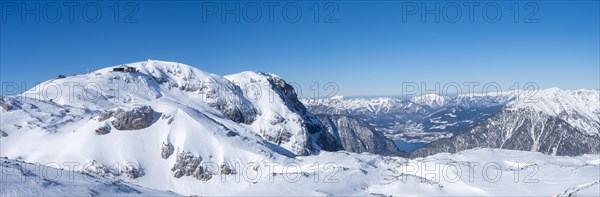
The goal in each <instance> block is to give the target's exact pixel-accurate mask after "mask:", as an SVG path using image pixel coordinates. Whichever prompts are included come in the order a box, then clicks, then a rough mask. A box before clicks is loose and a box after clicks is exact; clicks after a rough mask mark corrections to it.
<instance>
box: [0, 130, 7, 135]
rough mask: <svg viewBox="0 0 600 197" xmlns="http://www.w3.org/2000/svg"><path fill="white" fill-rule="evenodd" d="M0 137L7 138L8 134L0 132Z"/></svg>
mask: <svg viewBox="0 0 600 197" xmlns="http://www.w3.org/2000/svg"><path fill="white" fill-rule="evenodd" d="M0 137H8V133H6V132H4V131H2V130H0Z"/></svg>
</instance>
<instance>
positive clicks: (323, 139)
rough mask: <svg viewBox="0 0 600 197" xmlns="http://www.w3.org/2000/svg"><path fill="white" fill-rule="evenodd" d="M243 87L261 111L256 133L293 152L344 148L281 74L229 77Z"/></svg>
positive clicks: (304, 153)
mask: <svg viewBox="0 0 600 197" xmlns="http://www.w3.org/2000/svg"><path fill="white" fill-rule="evenodd" d="M226 78H227V79H229V80H230V81H232V82H233V83H235V84H238V86H239V87H240V88H241V89H242V92H243V94H244V97H245V98H246V99H247V100H249V101H251V103H252V104H253V105H254V108H256V109H257V111H258V116H257V120H256V121H254V122H253V124H252V126H253V128H256V129H254V132H256V133H258V134H259V135H260V136H261V137H262V138H264V139H266V140H267V141H269V142H272V143H274V144H276V145H278V146H280V147H283V148H284V149H286V150H288V151H290V152H291V153H293V154H294V155H310V154H318V153H319V151H321V150H325V151H337V150H341V145H340V144H339V142H338V141H337V140H336V139H335V138H334V137H333V136H332V135H331V134H329V133H328V132H327V129H326V128H325V127H324V126H323V125H322V123H321V122H320V121H319V120H318V119H317V118H316V117H315V116H314V115H312V114H311V113H310V112H308V110H307V109H306V107H305V106H304V105H303V104H302V103H301V102H300V100H299V99H298V96H297V94H296V92H295V90H294V88H293V86H292V85H290V84H289V83H287V82H286V81H284V80H283V79H282V78H281V77H279V76H276V75H273V74H269V73H262V72H242V73H239V74H234V75H229V76H226Z"/></svg>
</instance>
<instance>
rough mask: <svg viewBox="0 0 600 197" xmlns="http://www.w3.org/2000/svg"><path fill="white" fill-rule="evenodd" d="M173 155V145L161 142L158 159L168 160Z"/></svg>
mask: <svg viewBox="0 0 600 197" xmlns="http://www.w3.org/2000/svg"><path fill="white" fill-rule="evenodd" d="M172 154H173V145H171V143H169V142H163V143H162V146H161V147H160V157H162V158H163V159H167V158H169V157H170V156H171V155H172Z"/></svg>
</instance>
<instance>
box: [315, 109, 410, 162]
mask: <svg viewBox="0 0 600 197" xmlns="http://www.w3.org/2000/svg"><path fill="white" fill-rule="evenodd" d="M317 118H319V120H320V121H321V122H322V123H323V124H324V125H325V126H326V128H327V131H328V132H329V133H330V134H331V135H333V136H334V137H335V138H336V139H337V140H339V142H340V144H341V145H342V147H343V149H344V150H346V151H349V152H357V153H361V152H370V153H375V154H381V155H401V152H400V151H399V150H398V149H397V148H396V145H395V144H394V142H392V141H391V140H390V139H387V138H386V137H385V136H384V135H383V134H382V133H380V132H378V131H376V130H375V129H374V128H373V127H372V126H371V125H369V123H367V122H365V121H363V120H360V119H357V118H353V117H351V116H348V115H317Z"/></svg>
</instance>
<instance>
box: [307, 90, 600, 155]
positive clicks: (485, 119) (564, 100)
mask: <svg viewBox="0 0 600 197" xmlns="http://www.w3.org/2000/svg"><path fill="white" fill-rule="evenodd" d="M599 95H600V92H599V91H597V90H560V89H558V88H550V89H545V90H539V91H522V92H501V93H497V94H490V95H485V94H473V95H457V96H455V97H453V98H450V97H445V96H439V95H434V94H426V95H422V96H417V97H413V98H411V99H410V100H404V99H398V98H370V99H363V98H357V99H343V97H341V96H338V97H335V98H332V99H304V100H303V102H304V103H305V105H306V106H307V107H308V109H309V111H310V112H312V113H315V114H328V113H329V114H345V115H349V116H353V117H357V118H360V119H362V120H365V121H366V122H368V123H370V124H371V125H372V126H373V127H374V128H376V130H378V131H382V132H384V133H385V134H386V136H387V137H388V138H390V139H393V140H396V141H398V140H400V141H404V142H417V141H420V142H426V143H430V144H429V145H427V146H426V147H424V148H423V149H421V150H417V151H415V153H413V156H426V155H429V154H434V153H440V152H457V151H461V150H466V149H470V148H476V147H490V148H507V149H516V150H528V151H529V150H530V151H539V152H544V153H547V154H557V155H581V154H585V153H598V150H599V149H600V146H599V144H600V96H599ZM525 130H527V132H526V131H525ZM496 135H497V136H496ZM491 136H495V137H491ZM496 140H498V141H496ZM509 142H511V143H509ZM426 143H423V144H426Z"/></svg>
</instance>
